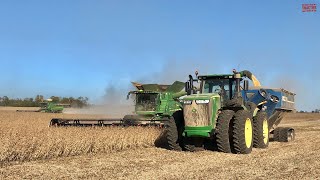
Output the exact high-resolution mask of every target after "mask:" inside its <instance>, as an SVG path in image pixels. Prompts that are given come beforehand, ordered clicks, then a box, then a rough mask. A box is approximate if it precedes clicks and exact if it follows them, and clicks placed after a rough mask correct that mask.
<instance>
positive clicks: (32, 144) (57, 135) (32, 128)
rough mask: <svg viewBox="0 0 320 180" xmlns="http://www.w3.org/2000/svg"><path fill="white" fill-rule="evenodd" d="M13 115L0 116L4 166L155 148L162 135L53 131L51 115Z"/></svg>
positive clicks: (109, 130)
mask: <svg viewBox="0 0 320 180" xmlns="http://www.w3.org/2000/svg"><path fill="white" fill-rule="evenodd" d="M10 113H11V114H10ZM12 113H13V112H7V114H6V115H4V114H3V112H1V114H0V118H1V119H0V138H1V141H0V164H6V163H8V162H12V161H29V160H37V159H49V158H54V157H62V156H74V155H82V154H92V153H111V152H116V151H121V150H127V149H135V148H143V147H151V146H153V145H154V141H155V140H156V138H157V137H158V136H159V135H160V132H161V130H159V129H156V128H143V127H128V128H122V127H99V128H98V127H83V128H79V127H61V128H60V127H59V128H57V127H52V128H49V127H48V125H47V123H48V122H49V119H50V117H49V118H48V117H46V116H48V115H45V114H35V113H32V114H31V115H30V113H29V114H27V113H23V114H25V115H26V116H22V114H14V113H13V114H12ZM4 116H5V117H4ZM44 117H45V118H44Z"/></svg>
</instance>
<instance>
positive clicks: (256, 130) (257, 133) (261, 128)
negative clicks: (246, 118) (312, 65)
mask: <svg viewBox="0 0 320 180" xmlns="http://www.w3.org/2000/svg"><path fill="white" fill-rule="evenodd" d="M268 145H269V127H268V119H267V113H265V112H258V113H257V115H256V116H255V117H254V118H253V147H255V148H267V147H268Z"/></svg>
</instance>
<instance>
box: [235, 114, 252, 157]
mask: <svg viewBox="0 0 320 180" xmlns="http://www.w3.org/2000/svg"><path fill="white" fill-rule="evenodd" d="M252 124H253V123H252V116H251V113H250V112H249V111H247V110H239V111H237V113H236V114H235V116H234V120H233V147H234V152H235V153H237V154H249V153H250V152H251V151H252V145H253V125H252Z"/></svg>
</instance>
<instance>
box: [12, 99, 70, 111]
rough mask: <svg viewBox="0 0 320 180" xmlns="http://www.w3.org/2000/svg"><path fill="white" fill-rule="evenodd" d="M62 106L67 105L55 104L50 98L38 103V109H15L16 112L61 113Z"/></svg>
mask: <svg viewBox="0 0 320 180" xmlns="http://www.w3.org/2000/svg"><path fill="white" fill-rule="evenodd" d="M64 106H67V104H57V103H54V102H52V100H51V99H47V100H46V101H45V102H41V103H40V109H38V110H17V112H45V113H62V111H63V109H64Z"/></svg>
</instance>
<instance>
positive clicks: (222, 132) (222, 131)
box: [215, 110, 234, 153]
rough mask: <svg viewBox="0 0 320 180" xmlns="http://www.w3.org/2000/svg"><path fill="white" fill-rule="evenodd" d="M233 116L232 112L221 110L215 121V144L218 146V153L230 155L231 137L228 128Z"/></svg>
mask: <svg viewBox="0 0 320 180" xmlns="http://www.w3.org/2000/svg"><path fill="white" fill-rule="evenodd" d="M233 115H234V111H232V110H223V111H222V112H221V113H220V114H219V117H218V119H217V125H216V130H215V135H216V142H217V146H218V151H220V152H225V153H231V146H230V142H231V140H230V139H231V136H230V133H232V132H230V129H231V127H230V126H229V124H230V121H231V120H232V117H233Z"/></svg>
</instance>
